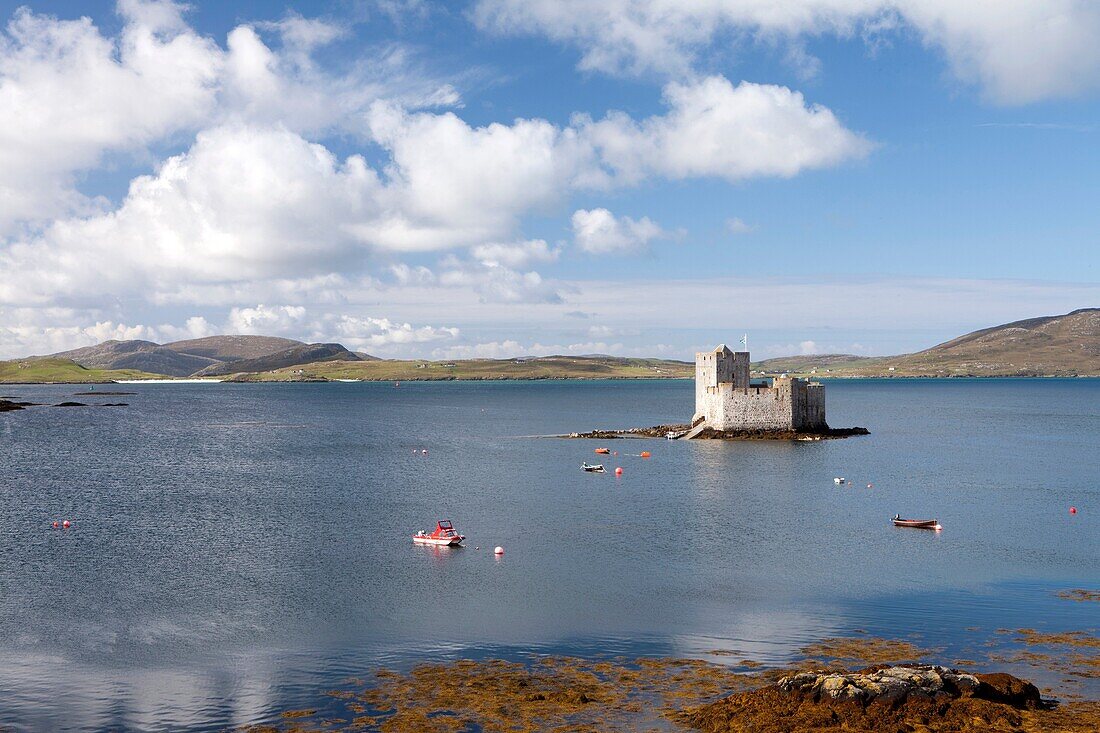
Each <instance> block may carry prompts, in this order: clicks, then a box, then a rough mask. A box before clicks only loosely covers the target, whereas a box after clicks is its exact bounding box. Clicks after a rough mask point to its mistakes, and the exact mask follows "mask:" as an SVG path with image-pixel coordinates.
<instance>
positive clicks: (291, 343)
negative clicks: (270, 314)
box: [164, 336, 305, 361]
mask: <svg viewBox="0 0 1100 733" xmlns="http://www.w3.org/2000/svg"><path fill="white" fill-rule="evenodd" d="M304 345H305V344H304V343H303V342H302V341H295V340H294V339H285V338H280V337H278V336H207V337H206V338H201V339H188V340H187V341H174V342H172V343H170V344H165V345H164V348H166V349H171V350H172V351H178V352H179V353H181V354H193V355H195V356H204V357H206V358H208V359H216V360H217V361H235V360H237V359H258V358H260V357H261V356H267V355H268V354H274V353H275V352H277V351H286V350H287V349H292V348H294V347H295V346H304Z"/></svg>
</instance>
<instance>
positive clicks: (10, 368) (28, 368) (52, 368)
mask: <svg viewBox="0 0 1100 733" xmlns="http://www.w3.org/2000/svg"><path fill="white" fill-rule="evenodd" d="M162 378H163V375H160V374H150V373H148V372H142V371H138V370H136V369H88V368H87V367H82V366H80V365H79V364H77V363H76V362H75V361H73V360H72V359H53V358H45V359H23V360H15V361H0V384H105V383H110V382H114V381H115V380H118V379H162Z"/></svg>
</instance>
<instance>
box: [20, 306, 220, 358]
mask: <svg viewBox="0 0 1100 733" xmlns="http://www.w3.org/2000/svg"><path fill="white" fill-rule="evenodd" d="M213 333H214V331H213V329H212V327H211V325H210V324H209V323H207V321H206V319H205V318H203V317H202V316H192V317H191V318H188V319H187V320H186V322H185V323H184V324H183V325H182V326H177V325H173V324H169V323H166V324H160V325H156V326H149V325H143V324H134V325H128V324H126V323H121V322H119V321H116V320H113V319H111V318H102V314H99V313H93V314H91V318H89V314H88V313H87V312H86V311H82V310H74V309H69V308H42V309H38V308H0V359H10V358H16V357H22V356H28V355H30V354H38V355H43V354H53V353H56V352H58V351H65V350H68V349H76V348H80V347H81V346H91V345H93V344H98V343H101V342H103V341H109V340H112V339H117V340H120V341H124V340H130V339H142V340H146V341H157V342H165V341H176V340H179V339H185V338H198V337H200V336H210V335H213Z"/></svg>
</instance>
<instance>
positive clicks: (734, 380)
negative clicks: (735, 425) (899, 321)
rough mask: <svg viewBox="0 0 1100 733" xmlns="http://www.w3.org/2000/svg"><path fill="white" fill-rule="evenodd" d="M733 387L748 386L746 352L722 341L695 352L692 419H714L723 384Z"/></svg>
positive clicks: (747, 353)
mask: <svg viewBox="0 0 1100 733" xmlns="http://www.w3.org/2000/svg"><path fill="white" fill-rule="evenodd" d="M719 385H726V386H725V388H726V389H729V388H730V387H733V388H734V389H742V388H747V387H748V386H749V352H747V351H736V352H735V351H730V349H729V347H728V346H726V345H725V344H719V345H718V346H716V347H715V349H714V351H700V352H698V353H696V354H695V416H694V417H693V418H692V422H693V423H694V422H695V421H696V420H698V419H699V418H701V417H705V418H707V419H708V420H711V421H713V420H715V419H716V418H717V417H718V410H717V409H716V407H717V405H718V402H719V400H720V397H719V393H720V391H721V390H722V387H720V386H719Z"/></svg>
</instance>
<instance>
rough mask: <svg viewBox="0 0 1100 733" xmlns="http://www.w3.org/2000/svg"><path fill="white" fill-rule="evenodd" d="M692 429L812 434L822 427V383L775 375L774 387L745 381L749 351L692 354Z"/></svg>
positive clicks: (823, 421)
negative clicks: (693, 413)
mask: <svg viewBox="0 0 1100 733" xmlns="http://www.w3.org/2000/svg"><path fill="white" fill-rule="evenodd" d="M691 425H692V431H691V432H692V433H693V434H694V433H696V432H697V431H699V430H701V429H703V428H704V427H707V428H713V429H714V430H765V431H772V430H775V431H800V432H814V431H820V430H825V429H827V428H828V425H826V423H825V387H824V386H823V385H821V384H818V383H817V382H807V381H806V380H804V379H796V378H788V377H777V378H775V379H773V380H772V386H770V387H769V386H767V385H765V384H759V385H754V384H751V383H750V381H749V352H747V351H737V352H733V351H730V350H729V348H727V347H726V345H725V344H722V345H720V346H718V347H717V348H716V349H715V350H714V351H702V352H699V353H697V354H696V355H695V416H694V417H693V418H692V420H691Z"/></svg>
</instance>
